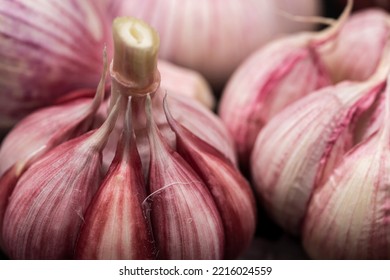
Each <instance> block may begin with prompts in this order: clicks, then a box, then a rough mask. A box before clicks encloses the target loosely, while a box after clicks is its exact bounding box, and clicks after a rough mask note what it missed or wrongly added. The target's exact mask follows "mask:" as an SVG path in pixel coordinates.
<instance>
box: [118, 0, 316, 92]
mask: <svg viewBox="0 0 390 280" xmlns="http://www.w3.org/2000/svg"><path fill="white" fill-rule="evenodd" d="M121 2H122V3H123V6H122V9H121V14H122V15H131V16H136V17H139V18H141V19H143V20H145V21H146V22H148V23H150V24H151V25H152V26H153V27H154V28H156V29H157V30H158V32H159V34H160V36H161V38H162V44H161V49H160V56H161V58H163V59H166V60H169V61H172V62H174V63H177V64H179V65H182V66H185V67H188V68H191V69H195V70H197V71H199V72H200V73H202V74H203V75H204V76H205V77H206V78H207V80H208V81H209V82H210V83H211V84H212V85H213V86H214V88H220V89H221V88H222V86H223V85H224V83H225V82H226V81H227V79H228V77H229V76H230V75H231V74H232V72H233V71H234V69H235V68H236V67H237V66H238V65H239V64H240V63H241V61H243V60H244V59H245V58H246V57H247V56H248V55H249V54H250V53H251V52H253V51H254V50H255V49H257V48H258V47H259V46H261V45H263V44H264V43H266V42H268V41H270V40H271V39H274V38H276V37H277V36H280V35H282V34H284V33H288V32H293V31H298V30H304V29H309V28H310V27H309V26H308V25H307V24H306V25H304V24H301V23H296V22H291V21H289V20H286V19H285V18H283V17H281V16H280V14H279V12H280V10H284V11H287V12H290V13H294V14H299V15H303V16H313V15H317V14H319V13H320V11H319V10H320V1H316V0H298V1H294V4H293V5H292V4H291V1H285V0H278V1H274V0H247V1H236V0H213V1H209V0H201V1H191V0H165V1H154V0H138V1H135V0H130V1H129V0H121ZM248 34H250V36H248ZM237 43H239V47H238V46H237Z"/></svg>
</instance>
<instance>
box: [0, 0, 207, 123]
mask: <svg viewBox="0 0 390 280" xmlns="http://www.w3.org/2000/svg"><path fill="white" fill-rule="evenodd" d="M118 5H119V3H117V2H116V1H107V0H99V1H95V0H86V1H82V2H80V1H76V0H69V1H61V2H60V3H57V1H44V0H39V1H35V0H14V1H3V3H2V5H0V22H1V25H0V58H1V64H0V128H5V129H7V128H10V127H11V126H13V125H14V124H15V123H16V122H17V121H18V120H20V119H21V118H23V117H24V116H26V115H27V114H28V113H30V112H32V111H33V110H35V109H37V108H41V107H45V106H48V105H52V104H53V103H54V102H55V100H56V99H57V98H58V97H61V96H63V95H64V94H66V93H67V92H69V91H72V90H77V89H80V88H83V87H86V88H94V87H95V85H96V84H97V83H98V81H99V77H100V73H101V72H100V70H101V69H100V65H101V51H102V49H103V47H104V46H107V53H108V57H109V58H110V57H111V56H112V39H111V31H110V24H111V20H112V18H113V16H114V15H115V14H117V13H118V8H119V6H118ZM166 68H167V71H168V74H167V77H166V79H164V87H165V86H166V87H167V89H168V90H171V89H172V88H175V85H176V84H178V80H177V78H176V76H175V77H174V79H173V80H172V81H171V79H170V77H171V76H172V69H171V68H172V67H169V66H168V67H165V66H162V69H161V72H162V75H163V76H165V74H164V72H165V69H166ZM179 71H180V70H179V69H177V71H175V72H179ZM180 75H181V76H183V78H184V79H185V80H186V81H189V80H191V81H192V82H191V83H192V84H191V85H190V84H189V83H186V86H182V87H181V88H180V93H183V94H184V95H189V96H196V98H199V100H200V101H201V102H202V101H206V102H207V103H206V106H210V105H212V101H211V100H212V93H211V92H210V89H209V87H208V86H207V85H205V81H204V79H203V78H202V77H200V76H199V74H197V73H193V72H188V71H183V73H182V72H180ZM187 91H188V93H187Z"/></svg>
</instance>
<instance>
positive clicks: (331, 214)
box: [303, 79, 390, 259]
mask: <svg viewBox="0 0 390 280" xmlns="http://www.w3.org/2000/svg"><path fill="white" fill-rule="evenodd" d="M383 94H384V95H385V96H386V97H385V99H386V101H385V102H384V103H381V105H383V106H384V108H383V110H384V114H382V115H381V117H383V118H384V119H383V120H382V122H381V127H380V129H379V131H377V133H375V134H373V135H371V137H369V138H367V139H366V140H365V141H364V142H362V143H360V144H359V145H358V146H356V147H355V148H354V149H353V150H352V151H350V152H349V153H348V154H347V155H345V156H344V158H343V160H342V161H341V162H340V164H339V165H338V166H337V168H335V169H334V171H333V172H332V173H331V174H330V176H329V178H328V179H327V180H326V182H325V183H324V184H323V185H321V186H319V187H318V188H317V189H316V190H315V192H314V194H313V197H312V198H311V200H310V204H309V207H308V210H307V213H306V218H305V223H304V229H303V243H304V246H305V249H306V251H307V252H308V254H309V255H310V256H311V257H312V258H320V259H324V258H325V259H390V249H389V248H390V227H389V224H390V188H389V186H390V176H389V175H388V174H389V168H390V126H389V124H388V122H387V121H388V119H389V117H390V79H388V81H387V85H386V90H385V92H384V93H383Z"/></svg>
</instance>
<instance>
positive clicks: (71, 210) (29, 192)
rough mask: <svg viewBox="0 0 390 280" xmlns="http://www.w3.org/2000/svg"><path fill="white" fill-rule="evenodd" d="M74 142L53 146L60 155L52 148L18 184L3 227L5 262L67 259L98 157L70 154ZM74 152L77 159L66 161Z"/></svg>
mask: <svg viewBox="0 0 390 280" xmlns="http://www.w3.org/2000/svg"><path fill="white" fill-rule="evenodd" d="M84 138H85V137H84ZM76 141H79V140H78V139H77V140H76ZM74 142H75V141H72V142H68V143H66V144H65V146H59V147H58V148H59V149H62V150H61V154H60V153H59V150H58V148H57V149H54V150H52V151H51V152H50V153H49V154H48V155H46V156H45V157H44V158H43V159H42V160H41V161H38V162H37V163H36V164H35V165H33V166H32V167H31V168H30V169H28V170H27V171H26V172H25V173H24V174H23V175H22V177H21V178H20V180H19V181H18V183H17V185H16V187H15V189H14V192H13V195H12V196H11V198H10V201H9V205H8V207H7V210H6V212H5V217H4V225H6V226H4V227H3V238H4V243H5V248H6V253H7V254H8V255H9V256H10V257H11V258H13V259H59V258H60V259H63V258H66V259H69V258H72V255H73V246H74V244H75V242H76V238H77V234H78V230H79V227H80V225H81V223H82V216H83V213H84V211H85V209H86V207H87V206H88V204H89V202H90V201H91V199H92V195H93V194H94V192H95V191H96V190H97V188H98V186H99V182H100V180H99V178H100V177H101V175H100V174H99V172H100V168H99V163H100V161H101V158H99V155H98V154H95V153H93V154H91V155H88V153H86V150H83V149H81V148H77V149H76V150H73V149H74ZM84 149H85V148H84ZM74 154H78V155H79V157H77V158H75V159H73V158H71V157H74ZM87 155H88V156H87ZM80 170H83V172H82V173H83V175H80V174H79V173H80ZM84 174H87V175H84ZM21 205H23V206H22V207H21Z"/></svg>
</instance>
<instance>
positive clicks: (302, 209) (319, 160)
mask: <svg viewBox="0 0 390 280" xmlns="http://www.w3.org/2000/svg"><path fill="white" fill-rule="evenodd" d="M384 61H385V60H384ZM381 69H382V68H381ZM385 72H387V67H386V69H385V68H383V72H382V71H380V72H378V74H377V75H375V76H374V77H373V78H372V79H371V80H369V81H367V82H361V83H358V82H343V83H340V84H338V85H335V86H329V87H326V88H323V89H321V90H318V91H317V92H314V93H312V94H310V95H308V96H306V97H304V98H301V99H300V100H298V101H296V102H295V103H293V104H291V105H290V106H288V107H286V108H285V109H284V110H283V111H281V112H280V113H279V114H277V115H276V116H275V117H274V118H273V119H271V121H270V122H269V123H268V124H267V125H266V126H265V127H264V128H263V130H262V131H260V133H259V135H258V137H257V139H256V142H255V146H254V149H253V152H252V155H251V173H252V177H253V183H254V185H255V190H256V191H257V194H258V196H259V198H260V199H261V200H262V201H263V203H264V206H265V208H266V210H267V211H268V212H269V213H270V215H271V216H272V217H273V218H274V220H275V221H276V222H277V223H278V224H279V225H280V226H281V227H282V228H284V229H285V230H287V231H288V232H290V233H293V234H300V232H301V226H302V221H303V218H304V217H305V214H306V210H307V204H308V202H309V199H310V197H311V194H312V192H313V190H314V189H315V187H316V186H318V184H320V183H321V182H322V181H323V180H325V179H326V178H327V176H328V175H329V173H330V172H331V171H332V170H333V168H334V166H335V165H336V164H337V163H338V162H339V161H340V160H341V158H342V156H343V154H345V152H347V151H348V150H349V149H350V148H351V147H352V145H353V131H352V130H353V125H354V123H355V122H356V118H357V117H358V116H359V115H360V114H361V113H362V112H364V111H365V110H367V109H368V108H369V107H370V106H371V105H372V103H373V102H374V101H375V100H376V98H377V96H378V94H379V93H380V91H381V90H382V88H383V86H384V78H383V73H385ZM275 147H277V148H275Z"/></svg>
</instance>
